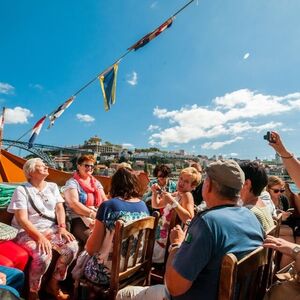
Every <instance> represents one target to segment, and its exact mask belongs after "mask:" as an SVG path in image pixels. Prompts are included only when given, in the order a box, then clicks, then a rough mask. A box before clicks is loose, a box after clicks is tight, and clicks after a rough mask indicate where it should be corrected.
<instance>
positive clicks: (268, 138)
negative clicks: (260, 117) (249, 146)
mask: <svg viewBox="0 0 300 300" xmlns="http://www.w3.org/2000/svg"><path fill="white" fill-rule="evenodd" d="M264 140H267V141H268V142H269V143H275V141H274V140H273V138H272V133H271V131H268V132H267V134H265V135H264Z"/></svg>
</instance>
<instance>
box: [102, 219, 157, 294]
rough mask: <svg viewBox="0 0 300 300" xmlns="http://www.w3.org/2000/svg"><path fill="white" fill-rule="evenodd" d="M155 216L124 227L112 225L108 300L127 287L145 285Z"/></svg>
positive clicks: (119, 224)
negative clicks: (113, 233)
mask: <svg viewBox="0 0 300 300" xmlns="http://www.w3.org/2000/svg"><path fill="white" fill-rule="evenodd" d="M158 217H159V213H154V214H153V216H152V217H147V218H143V219H139V220H136V221H134V222H130V223H128V224H124V223H123V222H122V221H117V222H116V227H115V235H114V245H113V257H112V267H111V279H110V286H109V291H108V294H109V299H115V296H116V294H117V292H118V290H119V289H121V288H123V287H124V286H127V285H137V284H140V285H142V284H143V283H145V282H146V284H149V280H150V271H151V264H152V254H153V246H154V240H155V230H156V226H157V223H158Z"/></svg>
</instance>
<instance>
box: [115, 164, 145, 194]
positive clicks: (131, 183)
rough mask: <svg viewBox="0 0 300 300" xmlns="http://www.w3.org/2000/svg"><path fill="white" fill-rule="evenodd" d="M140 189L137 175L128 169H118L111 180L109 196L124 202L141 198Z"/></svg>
mask: <svg viewBox="0 0 300 300" xmlns="http://www.w3.org/2000/svg"><path fill="white" fill-rule="evenodd" d="M140 191H141V188H140V183H139V180H138V177H137V175H136V174H135V173H134V171H131V170H129V169H128V168H120V169H118V170H117V172H116V173H115V174H114V175H113V177H112V179H111V188H110V195H111V197H112V198H114V197H121V198H123V199H125V200H128V199H130V198H134V197H139V196H141V193H140Z"/></svg>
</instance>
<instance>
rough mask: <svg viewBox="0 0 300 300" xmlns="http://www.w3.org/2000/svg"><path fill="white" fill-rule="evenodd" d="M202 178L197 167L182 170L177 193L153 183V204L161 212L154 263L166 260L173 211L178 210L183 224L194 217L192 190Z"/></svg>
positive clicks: (177, 212)
mask: <svg viewBox="0 0 300 300" xmlns="http://www.w3.org/2000/svg"><path fill="white" fill-rule="evenodd" d="M200 180H201V174H200V173H199V172H198V171H197V170H196V169H195V168H192V167H189V168H185V169H183V170H181V172H180V175H179V178H178V182H177V192H176V193H173V194H171V193H168V192H166V191H162V190H161V188H160V186H159V185H158V184H153V185H152V187H151V189H152V199H151V204H152V207H153V208H155V209H160V212H161V217H160V218H159V221H158V225H157V233H156V239H155V244H154V250H153V257H152V260H153V262H154V263H163V262H164V258H165V252H166V245H167V241H168V233H169V229H170V228H169V227H170V221H171V214H172V211H173V210H175V211H176V214H177V215H178V217H179V219H180V221H181V222H182V223H183V224H185V223H186V221H187V220H191V219H192V218H193V217H194V198H193V195H192V193H191V191H192V190H193V189H194V188H195V187H196V186H197V185H198V184H199V182H200Z"/></svg>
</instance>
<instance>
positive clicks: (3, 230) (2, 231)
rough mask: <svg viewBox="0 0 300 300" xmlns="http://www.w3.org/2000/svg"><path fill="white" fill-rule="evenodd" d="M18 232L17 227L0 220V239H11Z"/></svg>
mask: <svg viewBox="0 0 300 300" xmlns="http://www.w3.org/2000/svg"><path fill="white" fill-rule="evenodd" d="M17 234H18V229H16V228H15V227H12V226H10V225H7V224H5V223H2V222H0V241H10V240H13V239H14V238H15V237H16V236H17Z"/></svg>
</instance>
